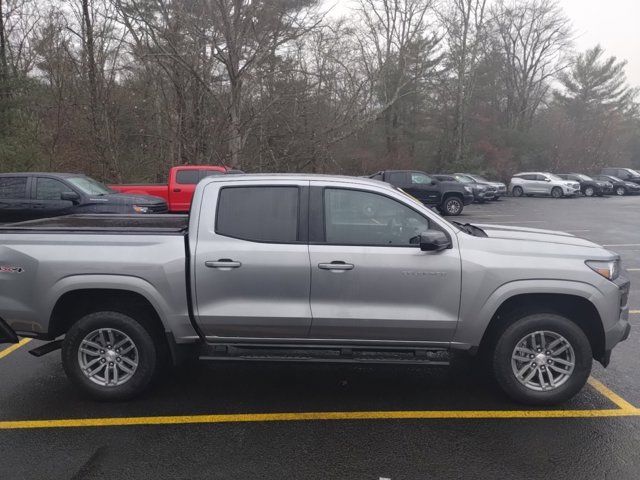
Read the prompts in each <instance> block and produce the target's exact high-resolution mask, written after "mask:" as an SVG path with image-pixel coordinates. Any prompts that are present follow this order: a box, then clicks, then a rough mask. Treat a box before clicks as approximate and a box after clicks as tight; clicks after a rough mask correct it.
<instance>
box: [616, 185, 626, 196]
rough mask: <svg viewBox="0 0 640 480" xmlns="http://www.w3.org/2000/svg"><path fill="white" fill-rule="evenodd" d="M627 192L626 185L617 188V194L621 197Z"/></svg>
mask: <svg viewBox="0 0 640 480" xmlns="http://www.w3.org/2000/svg"><path fill="white" fill-rule="evenodd" d="M626 194H627V190H626V189H625V188H624V187H617V188H616V195H618V196H619V197H622V196H623V195H626Z"/></svg>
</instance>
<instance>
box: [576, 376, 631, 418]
mask: <svg viewBox="0 0 640 480" xmlns="http://www.w3.org/2000/svg"><path fill="white" fill-rule="evenodd" d="M588 382H589V385H591V386H592V387H593V388H595V389H596V390H597V391H598V392H599V393H600V394H601V395H603V396H605V397H607V398H608V399H609V400H610V401H611V402H612V403H614V404H616V405H617V406H618V407H620V408H621V409H622V410H626V411H629V412H639V411H640V410H639V409H637V408H636V407H634V406H633V405H631V404H630V403H629V402H627V401H626V400H625V399H624V398H622V397H621V396H620V395H618V394H617V393H616V392H614V391H613V390H611V389H610V388H609V387H607V386H606V385H605V384H603V383H602V382H601V381H600V380H596V379H595V378H593V377H589V380H588Z"/></svg>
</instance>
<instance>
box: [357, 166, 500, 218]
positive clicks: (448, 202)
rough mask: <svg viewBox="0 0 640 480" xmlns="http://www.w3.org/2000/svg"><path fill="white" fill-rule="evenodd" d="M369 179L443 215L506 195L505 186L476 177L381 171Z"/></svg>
mask: <svg viewBox="0 0 640 480" xmlns="http://www.w3.org/2000/svg"><path fill="white" fill-rule="evenodd" d="M369 178H373V179H375V180H381V181H383V182H387V183H390V184H391V185H393V186H394V187H398V188H401V189H402V190H403V191H405V192H406V193H408V194H409V195H411V196H413V197H415V198H417V199H418V200H419V201H421V202H422V203H423V204H425V205H427V206H430V207H433V208H435V209H436V210H438V211H439V212H440V213H441V214H443V215H452V216H455V215H460V214H461V213H462V210H463V209H464V207H465V205H469V204H471V203H473V202H474V201H476V202H479V203H483V202H485V201H487V200H498V199H499V198H500V197H501V196H504V195H506V193H507V186H506V185H505V184H504V183H500V182H490V181H488V180H486V179H485V178H484V177H481V176H480V175H475V174H467V173H454V174H427V173H425V172H421V171H419V170H382V171H379V172H376V173H374V174H373V175H370V176H369Z"/></svg>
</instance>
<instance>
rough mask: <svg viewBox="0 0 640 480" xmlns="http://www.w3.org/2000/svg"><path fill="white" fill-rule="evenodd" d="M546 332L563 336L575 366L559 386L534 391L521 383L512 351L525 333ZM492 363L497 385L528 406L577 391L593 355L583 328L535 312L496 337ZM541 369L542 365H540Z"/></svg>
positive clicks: (550, 402) (554, 400)
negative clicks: (571, 353)
mask: <svg viewBox="0 0 640 480" xmlns="http://www.w3.org/2000/svg"><path fill="white" fill-rule="evenodd" d="M537 331H548V332H553V333H554V334H557V335H561V336H562V337H564V338H565V339H566V340H567V341H568V342H569V344H570V345H571V347H572V348H573V352H574V354H575V366H574V369H573V372H572V373H571V375H570V376H569V377H568V378H567V380H566V381H565V383H563V384H562V385H560V386H558V387H556V388H554V389H551V390H547V391H537V390H534V389H531V388H529V387H528V386H525V385H523V384H522V383H521V382H520V381H519V380H518V378H517V377H516V374H515V372H514V371H513V367H512V354H513V352H514V349H515V348H516V346H517V345H518V343H519V342H520V341H521V340H522V339H523V338H524V337H526V336H527V335H528V334H530V333H533V332H537ZM492 356H493V359H492V366H493V372H494V376H495V378H496V380H497V382H498V385H499V386H500V387H501V388H502V390H503V391H504V392H505V393H506V394H507V395H508V396H509V397H511V398H512V399H513V400H515V401H517V402H520V403H525V404H529V405H553V404H558V403H561V402H565V401H567V400H569V399H570V398H572V397H573V396H574V395H575V394H576V393H578V392H579V391H580V390H581V389H582V387H584V384H585V383H586V381H587V379H588V378H589V374H590V373H591V365H592V362H593V358H592V357H593V355H592V351H591V345H590V343H589V339H588V338H587V336H586V335H585V333H584V331H583V330H582V329H581V328H580V327H579V326H578V325H576V324H575V323H574V322H572V321H571V320H570V319H568V318H566V317H564V316H562V315H558V314H555V313H535V314H529V315H526V314H525V315H524V316H521V317H520V318H519V319H517V320H515V321H514V322H513V323H511V324H510V325H509V326H508V327H507V328H506V329H505V330H504V331H503V332H502V334H501V335H500V336H499V337H498V341H497V343H496V344H495V348H494V350H493V355H492ZM541 368H544V367H541Z"/></svg>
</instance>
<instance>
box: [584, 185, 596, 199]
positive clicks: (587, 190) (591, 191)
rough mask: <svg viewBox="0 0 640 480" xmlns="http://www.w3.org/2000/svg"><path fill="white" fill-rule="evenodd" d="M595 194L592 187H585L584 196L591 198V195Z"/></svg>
mask: <svg viewBox="0 0 640 480" xmlns="http://www.w3.org/2000/svg"><path fill="white" fill-rule="evenodd" d="M595 193H596V191H595V190H594V189H593V187H587V188H585V189H584V194H585V196H587V197H593V195H594V194H595Z"/></svg>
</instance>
